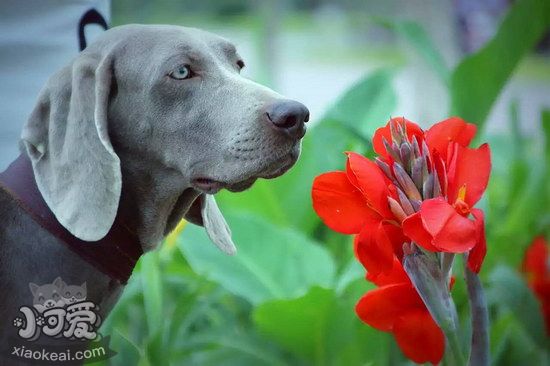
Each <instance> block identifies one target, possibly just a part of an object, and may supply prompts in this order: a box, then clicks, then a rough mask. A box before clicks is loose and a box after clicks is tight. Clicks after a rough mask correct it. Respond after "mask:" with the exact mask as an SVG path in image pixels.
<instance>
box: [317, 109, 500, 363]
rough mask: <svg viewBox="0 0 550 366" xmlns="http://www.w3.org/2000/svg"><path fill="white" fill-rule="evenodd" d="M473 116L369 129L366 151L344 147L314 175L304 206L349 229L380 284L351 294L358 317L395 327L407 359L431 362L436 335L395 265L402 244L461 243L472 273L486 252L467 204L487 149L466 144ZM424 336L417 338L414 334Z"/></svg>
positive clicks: (485, 171) (478, 186)
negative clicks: (336, 164)
mask: <svg viewBox="0 0 550 366" xmlns="http://www.w3.org/2000/svg"><path fill="white" fill-rule="evenodd" d="M475 133H476V127H475V125H472V124H469V123H466V122H464V121H463V120H462V119H460V118H456V117H455V118H449V119H447V120H445V121H442V122H439V123H437V124H435V125H434V126H432V127H431V128H430V129H429V130H427V131H423V130H422V129H421V128H420V127H419V126H418V125H417V124H415V123H413V122H411V121H408V120H406V119H405V118H402V117H399V118H393V119H391V120H390V121H389V122H388V124H387V125H386V126H385V127H383V128H380V129H378V130H377V131H376V133H375V134H374V137H373V148H374V151H375V152H376V153H377V155H378V157H377V158H375V159H374V161H372V160H369V159H367V158H365V157H363V156H361V155H359V154H356V153H353V152H350V153H347V157H348V159H347V164H346V170H345V171H334V172H328V173H325V174H322V175H320V176H318V177H316V179H315V181H314V183H313V188H312V198H313V207H314V209H315V211H316V212H317V214H318V215H319V216H320V217H321V219H322V220H323V222H324V223H325V224H326V225H327V226H329V227H330V228H331V229H333V230H335V231H337V232H340V233H344V234H356V236H355V240H354V248H355V254H356V257H357V259H358V260H359V261H360V262H361V263H362V264H363V266H364V267H365V269H366V270H367V272H368V275H367V279H368V280H370V281H371V282H373V283H374V284H376V285H377V286H379V287H378V288H377V289H376V290H373V291H371V292H369V293H367V294H366V295H365V296H364V297H363V298H362V299H361V300H360V301H359V303H358V304H357V308H356V311H357V313H358V315H359V317H360V318H361V319H362V320H363V321H365V322H366V323H368V324H369V325H371V326H373V327H375V328H377V329H381V330H385V331H390V332H392V333H393V334H394V336H395V338H396V340H397V342H398V344H399V346H400V347H401V349H402V351H403V352H404V353H405V355H407V357H409V358H410V359H412V360H413V361H415V362H419V363H422V362H432V363H434V364H435V363H438V362H439V361H440V360H441V357H442V356H443V352H444V336H443V333H442V332H441V330H440V329H439V328H438V327H437V325H436V324H435V322H434V321H433V319H432V318H431V316H430V313H429V312H428V310H427V309H426V306H425V305H424V304H423V302H422V300H421V298H420V296H419V295H418V293H417V291H415V289H414V287H413V285H412V283H411V281H410V279H409V277H408V276H407V275H406V274H405V272H404V271H403V245H404V244H405V243H415V244H416V245H418V246H419V247H420V248H422V250H424V251H425V252H435V253H466V254H467V256H468V262H467V264H468V267H469V268H470V270H472V271H473V272H475V273H478V272H479V270H480V268H481V264H482V262H483V259H484V257H485V253H486V244H485V233H484V217H483V212H482V211H481V210H479V209H476V208H474V205H475V204H476V203H477V202H478V201H479V199H480V198H481V195H482V194H483V192H484V190H485V188H486V187H487V183H488V180H489V174H490V169H491V160H490V151H489V147H488V146H487V144H483V145H481V146H480V147H479V148H470V147H468V145H469V144H470V142H471V140H472V139H473V137H474V135H475ZM419 339H422V342H423V343H424V342H428V343H429V345H428V346H426V347H422V348H420V347H417V343H418V340H419Z"/></svg>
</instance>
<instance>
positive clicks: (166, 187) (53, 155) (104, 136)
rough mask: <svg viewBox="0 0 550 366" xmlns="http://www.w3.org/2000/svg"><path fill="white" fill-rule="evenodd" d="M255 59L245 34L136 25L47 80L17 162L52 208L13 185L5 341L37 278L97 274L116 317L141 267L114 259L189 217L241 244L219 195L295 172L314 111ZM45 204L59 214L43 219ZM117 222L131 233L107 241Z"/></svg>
mask: <svg viewBox="0 0 550 366" xmlns="http://www.w3.org/2000/svg"><path fill="white" fill-rule="evenodd" d="M37 62H39V60H37ZM243 67H244V62H243V60H242V58H241V57H240V56H239V54H238V52H237V50H236V48H235V46H234V45H233V44H232V43H230V42H229V41H227V40H225V39H224V38H221V37H219V36H216V35H213V34H211V33H208V32H206V31H202V30H198V29H194V28H185V27H179V26H168V25H125V26H120V27H115V28H112V29H110V30H108V31H106V32H105V33H104V34H103V35H102V36H100V37H99V38H98V39H97V40H96V41H95V42H94V43H92V44H91V45H89V46H88V47H87V48H86V49H85V50H84V51H82V52H81V53H80V54H79V55H78V56H77V57H76V58H75V59H74V60H73V61H72V62H71V63H70V64H69V65H67V66H66V67H64V68H63V69H61V70H60V71H59V72H57V73H56V74H54V75H53V76H52V77H51V78H50V79H49V80H48V82H47V84H46V85H45V87H44V88H43V90H42V91H41V93H40V95H39V97H38V102H37V104H36V106H35V108H34V110H33V111H32V113H31V115H30V118H29V119H28V122H27V123H26V125H25V126H24V128H23V132H22V135H21V141H20V147H21V151H22V157H20V159H22V160H21V161H24V162H23V163H22V165H21V166H22V168H21V169H20V170H17V169H16V168H13V169H12V170H13V171H14V172H15V173H13V172H12V173H10V174H11V176H14V175H15V176H16V180H17V179H19V178H18V177H17V176H18V175H21V176H24V175H25V174H26V175H28V177H27V178H24V179H27V180H30V181H32V182H31V183H29V184H35V185H36V188H37V190H36V192H39V193H37V194H38V196H37V197H35V198H33V199H27V201H26V203H27V206H29V205H30V206H32V205H34V204H37V205H40V204H39V203H37V202H38V201H41V200H43V207H42V208H40V207H38V208H34V209H33V208H32V207H31V209H28V207H27V209H26V208H25V204H22V203H21V201H25V198H24V197H23V196H25V194H26V193H25V192H23V193H22V194H21V195H22V197H23V198H21V197H19V196H18V195H17V194H10V189H0V286H1V288H2V292H3V293H5V294H10V296H4V297H2V299H0V328H1V329H0V344H2V345H6V346H8V345H9V344H10V340H13V339H14V338H15V339H18V338H17V337H18V327H19V328H21V327H24V325H25V321H23V322H21V321H13V322H14V324H12V320H13V319H16V318H17V319H19V320H21V319H20V316H21V311H20V307H21V306H22V305H25V304H28V303H30V304H31V306H32V301H33V299H32V296H30V294H29V284H30V283H52V282H53V281H54V280H57V278H58V277H61V278H62V279H63V281H64V282H63V281H62V282H63V283H71V284H83V283H85V284H86V292H87V293H86V295H85V297H86V301H91V302H93V304H95V305H96V306H97V308H96V309H95V310H97V312H98V316H99V317H101V318H102V319H105V318H106V316H107V315H108V313H109V311H110V310H111V309H112V308H113V306H114V305H115V303H116V302H117V300H118V298H119V297H120V294H121V292H122V290H123V288H124V285H125V279H127V276H129V273H128V274H127V276H126V277H125V276H118V275H112V274H111V273H110V272H109V271H108V270H104V269H105V268H115V267H117V266H116V263H118V262H117V260H120V261H123V260H125V259H124V258H125V257H128V258H130V259H132V258H133V260H132V261H130V260H129V262H128V263H130V265H129V271H130V272H131V266H132V265H133V264H134V263H135V260H137V258H138V257H139V255H140V254H141V253H142V252H147V251H150V250H153V249H155V248H156V247H157V246H158V245H159V243H160V242H161V241H162V239H163V238H164V237H165V236H166V235H167V234H169V233H170V232H171V231H172V230H173V229H174V227H175V226H176V225H177V224H178V222H179V221H181V220H182V219H186V220H188V221H190V222H191V223H194V224H197V225H202V226H204V228H205V230H206V232H207V234H208V236H209V237H210V239H211V240H212V241H213V242H214V243H215V244H216V245H217V246H218V247H219V248H220V249H221V250H223V251H224V252H226V253H228V254H233V253H235V246H234V244H233V242H232V240H231V233H230V230H229V228H228V227H227V224H226V222H225V220H224V219H223V216H222V214H221V212H220V210H219V208H218V206H217V204H216V201H215V199H214V194H215V193H217V192H218V191H219V190H221V189H227V190H229V191H233V192H239V191H243V190H245V189H247V188H249V187H250V186H252V184H253V183H254V182H255V181H256V180H257V179H259V178H265V179H271V178H275V177H278V176H280V175H282V174H283V173H285V172H286V171H287V170H288V169H290V168H291V167H292V166H293V165H294V164H295V162H296V161H297V159H298V157H299V154H300V147H301V139H302V137H303V136H304V134H305V131H306V125H305V123H306V122H307V121H308V120H309V111H308V109H307V108H306V107H305V106H304V105H303V104H301V103H299V102H297V101H293V100H289V99H286V98H284V97H283V96H281V95H279V94H278V93H276V92H274V91H273V90H271V89H269V88H267V87H265V86H262V85H259V84H257V83H255V82H253V81H251V80H248V79H247V78H244V77H243V76H241V74H240V70H241V69H242V68H243ZM25 164H27V165H25ZM26 166H27V168H26ZM25 169H26V170H28V172H27V173H25V171H26V170H25ZM18 172H19V173H18ZM21 172H22V173H21ZM21 179H23V178H21ZM25 184H27V183H25ZM19 185H20V184H18V183H14V184H13V185H12V186H11V187H12V190H14V191H17V189H19V188H18V186H19ZM23 185H24V184H23ZM11 193H13V192H11ZM23 203H25V202H23ZM41 209H45V210H47V211H48V212H50V211H51V217H52V218H53V217H54V219H53V221H55V222H53V223H52V222H51V221H52V220H50V221H48V220H46V221H45V222H41V221H40V220H41V219H40V217H41V215H42V214H36V210H41ZM29 212H30V213H31V214H29ZM33 215H34V216H33ZM45 215H46V216H47V214H45ZM39 216H40V217H39ZM42 216H43V215H42ZM48 225H50V226H48ZM56 225H57V226H59V227H57V226H56ZM117 230H118V231H119V232H122V233H123V235H122V237H123V238H126V239H127V238H130V237H131V238H132V239H128V240H126V243H130V244H129V245H128V244H127V245H126V246H124V245H122V246H118V243H116V244H113V245H111V244H109V243H103V242H102V241H105V238H106V237H109V236H110V235H114V234H112V233H113V231H117ZM125 235H126V236H125ZM63 238H66V240H62V239H63ZM115 241H116V240H115ZM66 242H70V243H72V244H70V245H67V243H66ZM96 243H103V244H101V245H100V244H97V245H96ZM97 248H101V251H99V249H97ZM115 248H116V250H115ZM80 250H82V251H83V252H82V253H80V252H79V251H80ZM94 251H95V252H94ZM129 252H132V254H131V255H130V254H128V253H129ZM136 253H137V254H136ZM90 258H92V259H93V260H90ZM108 261H114V262H113V263H115V265H114V266H113V265H111V267H109V266H107V265H106V266H102V265H103V264H104V263H103V262H105V263H106V262H108ZM115 269H116V268H115ZM113 273H114V272H113ZM58 281H61V280H58ZM60 283H61V282H60ZM60 295H64V294H62V293H61V294H60ZM18 317H19V318H18ZM13 325H16V326H13ZM20 330H21V329H20ZM49 341H51V342H52V344H55V342H54V340H49ZM8 351H9V350H8ZM0 353H1V352H0ZM2 355H5V353H4V354H2ZM1 359H2V356H0V360H1ZM10 362H11V363H13V360H11V361H10ZM0 363H1V364H4V363H3V362H0ZM11 363H10V364H11Z"/></svg>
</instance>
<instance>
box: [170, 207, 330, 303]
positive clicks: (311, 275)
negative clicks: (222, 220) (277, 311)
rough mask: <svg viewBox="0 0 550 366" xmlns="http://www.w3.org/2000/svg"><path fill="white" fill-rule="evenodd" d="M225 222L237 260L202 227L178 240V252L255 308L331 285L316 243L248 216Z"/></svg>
mask: <svg viewBox="0 0 550 366" xmlns="http://www.w3.org/2000/svg"><path fill="white" fill-rule="evenodd" d="M226 219H227V221H228V223H229V226H230V227H231V229H232V231H233V239H234V241H235V243H236V245H237V254H236V255H235V256H227V255H226V254H224V253H222V252H221V251H220V250H218V249H217V248H215V247H214V246H213V245H212V243H210V240H209V239H208V238H207V237H206V234H205V232H204V229H203V228H202V227H198V226H193V225H190V226H189V227H188V228H186V230H185V233H184V235H182V236H181V237H180V239H179V242H178V245H179V248H180V249H181V250H182V251H183V253H184V255H185V256H186V258H187V260H188V262H189V264H190V265H191V267H192V268H193V270H194V271H196V272H197V273H199V274H202V275H204V276H206V277H207V278H208V279H210V280H212V281H215V282H217V283H219V284H221V285H222V286H223V287H224V288H226V289H227V290H228V291H230V292H232V293H234V294H237V295H239V296H242V297H244V298H245V299H247V300H248V301H250V302H252V303H254V304H258V303H261V302H263V301H266V300H270V299H279V298H293V297H297V296H301V295H303V294H304V293H305V292H306V291H307V290H308V289H309V287H311V286H312V285H320V286H325V287H330V286H332V285H333V282H334V263H333V261H332V258H331V257H330V255H329V254H328V253H327V251H326V250H325V249H323V248H322V247H321V246H320V245H318V244H317V243H315V242H314V241H313V240H311V239H309V238H308V237H306V236H304V235H302V234H301V233H299V232H296V231H293V230H291V229H281V228H278V227H277V226H274V225H272V224H270V223H268V222H267V221H265V220H263V219H261V218H259V217H254V216H252V215H249V214H232V215H226Z"/></svg>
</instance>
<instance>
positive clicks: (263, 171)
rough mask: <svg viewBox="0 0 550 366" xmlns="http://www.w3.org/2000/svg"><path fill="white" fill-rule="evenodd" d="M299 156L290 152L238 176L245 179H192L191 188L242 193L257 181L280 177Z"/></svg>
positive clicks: (297, 153)
mask: <svg viewBox="0 0 550 366" xmlns="http://www.w3.org/2000/svg"><path fill="white" fill-rule="evenodd" d="M299 155H300V151H299V150H292V151H291V152H290V153H288V154H287V155H285V156H283V157H282V158H280V159H277V160H275V161H273V162H271V163H268V164H265V163H263V164H262V166H261V167H260V168H259V169H254V170H252V171H251V172H249V173H244V174H240V177H243V176H246V178H245V179H242V178H241V179H238V180H237V179H234V180H225V181H222V180H216V179H211V178H203V177H201V178H196V179H193V181H192V183H193V188H195V189H196V190H198V191H200V192H203V193H207V194H215V193H217V192H219V191H220V190H221V189H224V188H225V189H227V190H228V191H230V192H242V191H244V190H247V189H248V188H250V187H251V186H252V185H253V184H254V182H256V180H257V179H259V178H263V179H273V178H277V177H280V176H281V175H283V174H284V173H286V172H287V171H288V170H289V169H290V168H292V166H293V165H294V164H295V163H296V161H297V160H298V156H299Z"/></svg>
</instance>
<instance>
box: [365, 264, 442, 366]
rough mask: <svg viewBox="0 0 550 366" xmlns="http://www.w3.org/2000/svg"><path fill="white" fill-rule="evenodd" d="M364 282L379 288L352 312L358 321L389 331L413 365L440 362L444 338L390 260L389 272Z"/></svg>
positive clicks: (405, 279)
mask: <svg viewBox="0 0 550 366" xmlns="http://www.w3.org/2000/svg"><path fill="white" fill-rule="evenodd" d="M367 279H369V280H370V281H371V282H373V283H374V284H376V285H377V286H380V287H379V288H377V289H375V290H372V291H369V292H368V293H367V294H365V295H364V296H363V297H362V298H361V299H360V300H359V302H358V303H357V305H356V307H355V310H356V312H357V315H358V316H359V318H361V320H362V321H364V322H365V323H367V324H369V325H370V326H371V327H373V328H376V329H378V330H381V331H385V332H391V333H392V334H393V336H394V337H395V340H396V342H397V344H398V345H399V348H401V350H402V351H403V353H404V354H405V356H407V357H408V358H409V359H411V360H413V361H414V362H417V363H425V362H431V363H432V364H437V363H439V362H440V361H441V359H442V357H443V353H444V351H445V336H444V334H443V332H442V331H441V329H440V328H439V327H438V326H437V324H436V323H435V322H434V320H433V319H432V317H431V315H430V313H429V312H428V310H427V309H426V306H425V305H424V303H423V302H422V299H421V298H420V296H419V295H418V293H417V292H416V290H415V288H414V287H413V285H412V283H411V281H410V280H409V277H408V276H407V274H406V273H405V271H404V270H403V267H402V266H401V263H400V261H399V260H398V259H397V258H394V261H393V267H392V270H391V271H390V272H389V273H385V274H380V275H378V276H371V275H368V276H367Z"/></svg>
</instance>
